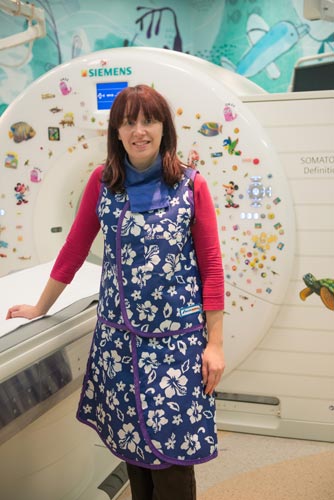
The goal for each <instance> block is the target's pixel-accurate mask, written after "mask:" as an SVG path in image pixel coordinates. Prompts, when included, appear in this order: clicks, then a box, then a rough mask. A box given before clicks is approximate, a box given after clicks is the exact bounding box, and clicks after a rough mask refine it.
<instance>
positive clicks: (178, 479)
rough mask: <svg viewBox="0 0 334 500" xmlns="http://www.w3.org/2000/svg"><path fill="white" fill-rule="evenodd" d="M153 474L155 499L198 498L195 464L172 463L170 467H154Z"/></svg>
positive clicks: (179, 499)
mask: <svg viewBox="0 0 334 500" xmlns="http://www.w3.org/2000/svg"><path fill="white" fill-rule="evenodd" d="M151 474H152V479H153V485H154V493H153V500H196V480H195V472H194V466H193V465H172V466H171V467H168V469H158V470H156V469H152V470H151ZM148 498H150V497H147V499H148Z"/></svg>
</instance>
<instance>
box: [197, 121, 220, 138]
mask: <svg viewBox="0 0 334 500" xmlns="http://www.w3.org/2000/svg"><path fill="white" fill-rule="evenodd" d="M222 130H223V125H222V124H221V123H217V122H205V123H203V125H202V126H201V128H200V129H199V131H198V132H199V133H200V134H202V135H204V136H206V137H214V136H215V135H218V134H221V133H222Z"/></svg>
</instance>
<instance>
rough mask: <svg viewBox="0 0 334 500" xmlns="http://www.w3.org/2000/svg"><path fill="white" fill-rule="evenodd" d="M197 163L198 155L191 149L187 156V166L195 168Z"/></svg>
mask: <svg viewBox="0 0 334 500" xmlns="http://www.w3.org/2000/svg"><path fill="white" fill-rule="evenodd" d="M198 162H199V153H198V151H196V149H191V150H190V151H189V154H188V165H191V166H192V167H193V168H197V166H198Z"/></svg>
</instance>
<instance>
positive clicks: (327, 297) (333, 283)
mask: <svg viewBox="0 0 334 500" xmlns="http://www.w3.org/2000/svg"><path fill="white" fill-rule="evenodd" d="M303 280H304V283H305V285H306V288H303V290H301V292H300V293H299V296H300V298H301V300H306V299H307V297H309V296H310V295H312V294H313V293H316V294H317V295H319V296H320V298H321V300H322V302H323V304H324V305H325V306H326V307H327V308H328V309H331V310H332V311H334V279H331V278H322V279H316V278H315V276H313V274H311V273H307V274H305V276H303Z"/></svg>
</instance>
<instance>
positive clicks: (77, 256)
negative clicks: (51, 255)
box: [51, 165, 224, 311]
mask: <svg viewBox="0 0 334 500" xmlns="http://www.w3.org/2000/svg"><path fill="white" fill-rule="evenodd" d="M102 170H103V165H101V166H99V167H97V168H96V169H95V170H94V171H93V172H92V174H91V176H90V178H89V180H88V183H87V186H86V188H85V190H84V193H83V196H82V200H81V203H80V207H79V210H78V212H77V215H76V217H75V220H74V222H73V224H72V227H71V230H70V232H69V233H68V236H67V238H66V242H65V244H64V245H63V247H62V249H61V250H60V252H59V254H58V257H57V259H56V262H55V264H54V266H53V268H52V271H51V278H53V279H55V280H57V281H60V282H62V283H67V284H68V283H70V282H71V281H72V279H73V277H74V275H75V273H76V272H77V270H78V269H79V268H80V267H81V266H82V264H83V263H84V261H85V259H86V257H87V255H88V253H89V250H90V247H91V245H92V243H93V241H94V239H95V237H96V235H97V233H98V231H99V229H100V221H99V219H98V216H97V213H96V207H97V203H98V198H99V194H100V189H101V174H102ZM194 205H195V223H194V224H193V226H192V236H193V240H194V245H195V252H196V257H197V262H198V267H199V272H200V276H201V280H202V298H203V309H204V311H210V310H211V311H214V310H222V309H224V274H223V266H222V258H221V250H220V244H219V238H218V231H217V220H216V213H215V208H214V205H213V202H212V198H211V195H210V192H209V188H208V186H207V183H206V181H205V179H204V177H203V176H202V175H201V174H197V175H196V177H195V182H194Z"/></svg>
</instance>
